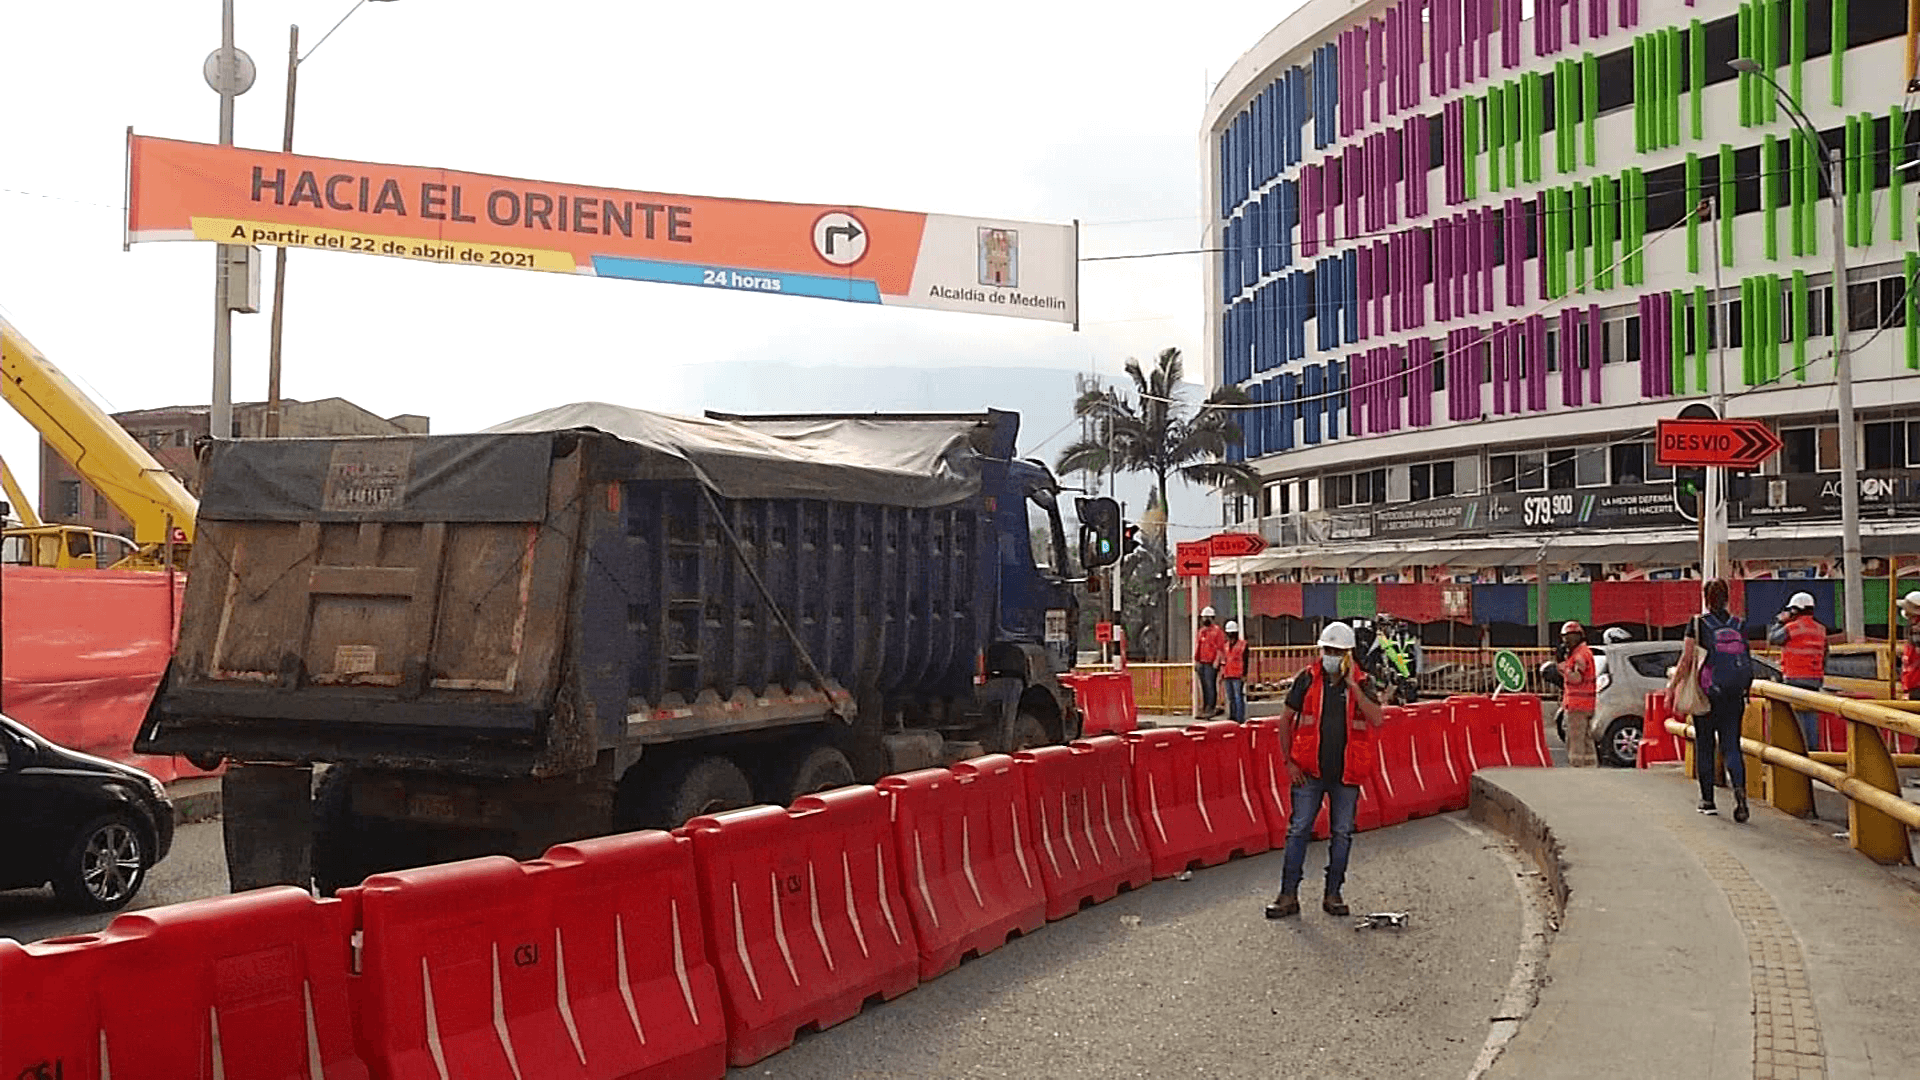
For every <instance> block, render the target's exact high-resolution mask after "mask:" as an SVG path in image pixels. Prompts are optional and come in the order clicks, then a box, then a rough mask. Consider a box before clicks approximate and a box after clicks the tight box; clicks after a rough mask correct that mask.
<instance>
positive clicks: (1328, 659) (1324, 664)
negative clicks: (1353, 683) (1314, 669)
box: [1320, 656, 1345, 675]
mask: <svg viewBox="0 0 1920 1080" xmlns="http://www.w3.org/2000/svg"><path fill="white" fill-rule="evenodd" d="M1343 659H1345V657H1341V656H1322V657H1321V658H1320V667H1321V669H1322V670H1324V671H1325V672H1326V673H1327V674H1329V675H1338V674H1339V673H1340V661H1341V660H1343Z"/></svg>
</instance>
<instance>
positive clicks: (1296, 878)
mask: <svg viewBox="0 0 1920 1080" xmlns="http://www.w3.org/2000/svg"><path fill="white" fill-rule="evenodd" d="M1322 799H1325V800H1326V802H1327V830H1328V832H1329V833H1330V834H1331V839H1330V840H1329V841H1328V843H1327V893H1328V895H1337V894H1338V893H1339V892H1340V890H1341V888H1342V887H1343V886H1345V885H1346V883H1347V855H1348V853H1349V852H1351V851H1352V850H1353V815H1354V811H1355V810H1356V809H1358V808H1359V806H1360V789H1359V788H1358V787H1356V786H1354V785H1352V784H1342V783H1340V782H1338V781H1328V780H1323V779H1321V778H1320V777H1317V776H1309V777H1307V778H1306V780H1305V781H1304V782H1302V783H1298V784H1295V785H1294V786H1293V816H1292V818H1291V819H1289V820H1288V822H1287V857H1286V862H1285V863H1284V864H1282V866H1281V868H1280V891H1281V892H1282V893H1284V894H1285V895H1288V896H1295V895H1298V894H1299V891H1300V876H1301V874H1302V873H1303V872H1304V871H1305V870H1306V866H1307V841H1308V840H1310V839H1312V837H1313V819H1314V818H1317V817H1319V816H1320V801H1321V800H1322Z"/></svg>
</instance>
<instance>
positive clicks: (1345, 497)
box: [1320, 473, 1353, 506]
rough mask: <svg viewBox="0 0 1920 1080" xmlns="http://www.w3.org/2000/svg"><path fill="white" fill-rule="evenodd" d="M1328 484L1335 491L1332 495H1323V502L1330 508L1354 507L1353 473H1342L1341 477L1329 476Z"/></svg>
mask: <svg viewBox="0 0 1920 1080" xmlns="http://www.w3.org/2000/svg"><path fill="white" fill-rule="evenodd" d="M1326 482H1327V483H1328V484H1329V485H1331V486H1332V487H1333V491H1332V492H1331V493H1330V494H1327V495H1323V497H1322V498H1321V500H1320V501H1321V502H1323V503H1325V504H1326V505H1328V506H1352V505H1353V474H1352V473H1341V474H1340V475H1339V476H1329V477H1327V480H1326Z"/></svg>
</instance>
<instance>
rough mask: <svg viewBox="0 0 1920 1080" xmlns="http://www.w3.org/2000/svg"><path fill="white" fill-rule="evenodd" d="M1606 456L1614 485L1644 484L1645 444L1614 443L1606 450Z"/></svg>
mask: <svg viewBox="0 0 1920 1080" xmlns="http://www.w3.org/2000/svg"><path fill="white" fill-rule="evenodd" d="M1607 456H1608V457H1609V458H1611V459H1612V460H1611V464H1612V466H1613V482H1614V483H1616V484H1644V483H1646V481H1647V450H1646V444H1645V443H1637V442H1629V443H1614V444H1613V445H1612V446H1610V447H1608V448H1607Z"/></svg>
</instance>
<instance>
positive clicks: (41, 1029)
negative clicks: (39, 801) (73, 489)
mask: <svg viewBox="0 0 1920 1080" xmlns="http://www.w3.org/2000/svg"><path fill="white" fill-rule="evenodd" d="M74 572H75V573H78V572H79V571H74ZM352 934H353V923H352V907H351V905H350V904H348V903H345V902H342V901H338V900H315V899H313V898H312V897H310V896H308V895H307V893H306V892H305V891H304V890H300V889H289V888H275V889H260V890H256V891H254V892H248V893H242V894H240V895H238V896H222V897H217V898H214V899H211V900H196V901H193V902H191V903H185V904H175V905H172V906H169V907H162V908H153V909H150V910H147V911H142V912H139V913H136V914H132V915H122V916H120V917H119V918H117V919H115V920H114V921H113V923H112V925H110V926H108V927H107V929H106V930H104V931H102V932H101V933H99V934H94V935H88V936H84V937H70V938H53V939H50V940H48V941H42V942H39V943H36V944H32V945H24V946H23V945H19V944H17V943H15V942H13V941H7V940H0V1024H3V1025H4V1028H5V1030H4V1040H0V1076H5V1077H7V1078H8V1080H14V1078H15V1077H21V1078H26V1080H41V1078H45V1080H105V1078H107V1077H112V1078H113V1080H207V1078H211V1077H225V1078H226V1080H290V1078H294V1077H298V1078H301V1080H305V1078H307V1077H308V1076H322V1075H324V1076H326V1077H327V1078H328V1080H365V1078H366V1076H367V1068H366V1066H365V1065H364V1064H363V1063H362V1062H361V1060H360V1058H359V1057H358V1055H357V1053H356V1051H355V1049H354V1038H353V1021H352V1014H351V1011H350V1006H349V1003H348V981H349V979H350V978H351V975H350V973H349V972H350V966H349V965H350V962H351V955H352V946H351V941H352Z"/></svg>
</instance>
